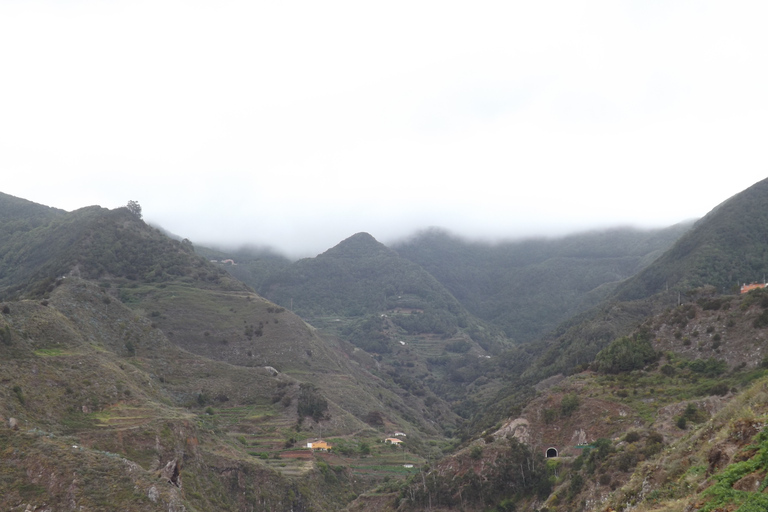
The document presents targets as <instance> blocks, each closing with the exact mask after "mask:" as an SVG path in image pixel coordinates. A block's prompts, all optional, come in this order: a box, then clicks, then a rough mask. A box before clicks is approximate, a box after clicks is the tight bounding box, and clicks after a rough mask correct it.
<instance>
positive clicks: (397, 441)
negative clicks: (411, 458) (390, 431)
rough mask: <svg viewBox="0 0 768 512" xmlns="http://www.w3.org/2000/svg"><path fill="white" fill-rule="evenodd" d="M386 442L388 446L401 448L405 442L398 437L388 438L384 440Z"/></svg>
mask: <svg viewBox="0 0 768 512" xmlns="http://www.w3.org/2000/svg"><path fill="white" fill-rule="evenodd" d="M384 442H385V443H387V444H394V445H395V446H399V445H401V444H402V443H403V440H402V439H398V438H396V437H388V438H386V439H385V440H384Z"/></svg>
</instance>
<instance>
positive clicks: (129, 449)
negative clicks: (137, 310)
mask: <svg viewBox="0 0 768 512" xmlns="http://www.w3.org/2000/svg"><path fill="white" fill-rule="evenodd" d="M0 323H1V324H2V325H0V330H1V331H2V332H3V333H4V334H3V340H2V343H0V354H2V355H1V356H0V374H1V375H2V376H3V378H2V388H0V416H1V417H2V420H3V423H4V426H3V427H2V429H0V450H2V453H3V454H4V455H3V464H2V466H0V474H1V475H2V477H3V478H2V481H0V491H1V492H0V504H2V506H3V509H9V510H16V509H17V508H18V507H21V509H22V510H23V509H24V508H25V505H26V506H27V507H32V508H27V509H35V508H37V507H41V506H43V505H44V504H45V506H47V507H53V508H54V509H65V508H67V509H68V508H79V507H83V508H88V509H91V510H114V509H118V508H119V509H120V510H184V509H187V510H242V509H243V508H245V507H246V506H248V507H250V506H256V508H257V509H260V510H280V509H287V508H290V507H293V508H294V509H297V510H328V509H333V508H336V507H337V506H338V504H339V500H341V501H342V502H343V501H346V500H348V499H350V498H351V497H352V496H353V495H354V494H350V491H351V489H352V488H353V487H354V486H350V485H348V484H345V483H344V482H342V481H341V480H342V479H339V480H338V481H337V483H336V484H335V485H334V484H332V483H328V482H326V483H324V485H316V484H313V483H312V482H314V481H316V480H318V479H319V480H322V475H321V474H320V473H319V472H317V470H316V469H313V464H312V458H311V457H309V458H308V460H306V464H304V461H300V462H302V464H296V463H292V464H290V465H289V466H290V469H293V470H294V471H298V474H299V475H301V476H300V477H299V479H298V480H297V479H295V478H291V477H288V476H286V475H285V474H283V472H282V471H278V470H275V469H274V467H273V466H271V465H270V464H269V463H268V461H264V460H262V459H261V458H260V457H259V456H258V455H260V453H256V452H255V451H254V450H257V451H258V452H262V453H279V450H276V449H275V447H274V446H271V445H270V444H269V443H270V441H269V440H270V439H271V438H274V437H275V435H276V434H277V435H278V436H281V435H286V434H287V432H290V431H291V429H290V427H291V426H292V423H294V422H295V414H296V413H295V407H294V408H293V411H291V407H290V406H288V407H285V406H283V405H281V404H273V401H272V399H271V395H272V394H275V393H278V392H282V393H283V394H286V395H287V396H288V395H295V394H296V393H298V392H299V383H298V382H297V381H295V380H293V379H290V378H288V377H285V376H279V375H278V376H273V375H272V374H270V373H269V372H268V371H266V370H264V369H259V370H254V369H247V368H242V367H236V366H232V365H228V364H225V363H220V362H214V361H210V360H208V359H205V358H202V357H199V356H195V355H193V354H190V353H188V352H184V351H182V350H179V349H178V348H176V347H175V346H174V345H173V344H172V343H170V342H169V341H168V340H167V339H166V338H165V336H164V335H163V333H162V331H161V330H159V329H157V328H154V327H152V326H151V324H150V321H149V320H147V319H144V318H141V317H137V316H136V315H135V314H134V313H133V312H132V311H131V310H130V309H128V308H126V307H125V306H124V305H122V304H121V303H120V302H119V301H115V300H113V299H112V297H111V296H110V295H109V294H108V293H106V292H105V291H104V290H103V289H100V288H99V287H98V286H96V285H94V284H92V283H89V282H87V281H84V280H81V279H78V278H67V279H65V280H64V282H62V283H61V284H60V285H59V286H57V287H56V289H55V290H53V291H52V292H51V293H50V297H49V298H48V299H47V300H46V301H44V303H40V302H38V301H13V302H7V303H5V304H4V307H3V313H2V317H1V318H0ZM333 411H334V412H336V411H337V409H333ZM281 425H282V426H281ZM8 426H11V427H12V428H10V429H8ZM267 429H269V430H271V432H267V431H266V430H267ZM278 429H279V430H278ZM281 430H282V431H284V432H281ZM293 435H297V434H296V433H295V431H294V434H293ZM280 448H282V440H281V441H280ZM252 453H255V456H254V455H252ZM284 465H285V464H284ZM345 487H347V488H345Z"/></svg>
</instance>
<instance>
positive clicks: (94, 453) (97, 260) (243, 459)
mask: <svg viewBox="0 0 768 512" xmlns="http://www.w3.org/2000/svg"><path fill="white" fill-rule="evenodd" d="M765 186H766V185H765V182H760V183H758V184H756V185H755V186H754V187H751V188H750V189H748V190H747V191H745V192H743V193H741V194H739V195H737V196H734V197H733V198H731V199H730V200H728V201H726V202H725V203H723V205H720V206H718V207H717V208H715V209H714V210H713V211H712V212H711V213H710V214H709V215H707V216H706V217H705V218H703V219H701V220H700V221H699V222H697V223H696V225H695V226H694V227H693V228H691V230H690V231H689V232H688V233H686V234H685V235H683V236H682V237H680V238H679V240H677V241H676V242H674V243H673V244H672V245H671V247H670V248H669V249H668V250H667V251H666V252H664V253H663V254H661V255H660V256H659V254H658V252H659V251H662V250H663V246H664V244H665V243H666V242H663V240H665V239H666V240H668V241H671V240H672V239H674V238H675V237H676V236H677V235H675V234H674V233H675V229H679V230H684V228H682V227H677V228H671V229H670V231H667V232H665V233H662V232H658V233H656V234H648V235H647V236H646V238H645V239H644V238H643V236H644V235H640V236H639V237H638V233H618V234H617V233H607V234H602V235H601V234H592V235H590V236H592V238H591V239H590V238H589V237H587V239H590V240H591V245H592V247H590V244H589V243H585V242H584V241H583V240H579V239H578V237H576V238H574V239H573V240H571V241H570V242H569V243H567V244H565V245H558V244H554V245H548V244H547V243H542V244H539V245H537V244H535V243H534V244H531V245H529V246H527V248H526V249H525V250H521V249H520V248H516V249H515V250H518V251H520V252H518V253H515V254H517V255H516V256H515V261H517V262H520V264H521V265H523V266H526V265H529V272H530V275H534V276H535V275H536V274H538V273H542V274H548V273H549V272H550V271H552V270H553V269H559V270H557V272H560V273H557V272H556V273H555V277H546V276H544V275H542V276H541V282H542V283H549V285H547V286H545V288H550V287H551V286H555V284H556V283H560V282H561V281H563V279H565V278H564V276H567V275H568V272H565V271H564V270H563V269H566V268H569V269H581V270H580V271H579V272H581V273H583V274H585V276H586V277H585V278H584V280H583V283H584V286H583V288H579V286H577V285H575V284H574V283H577V282H579V280H578V279H577V280H575V281H573V282H571V281H568V282H564V283H562V287H563V289H564V291H563V292H562V294H563V295H566V296H568V297H569V299H568V301H567V302H564V303H563V305H564V307H565V305H566V304H571V303H572V302H571V300H572V301H573V303H578V304H581V305H580V306H578V307H577V309H578V308H581V307H586V304H588V303H590V299H587V298H585V297H588V296H590V295H591V294H594V295H595V296H597V295H602V294H603V293H605V290H609V291H611V293H608V294H607V295H606V296H605V299H603V300H601V301H600V302H597V303H596V305H594V306H593V307H591V308H588V309H586V310H583V311H582V312H581V313H579V314H577V315H575V316H572V317H571V318H568V319H566V320H565V321H564V322H562V323H560V324H559V326H558V327H557V328H556V329H554V330H553V331H551V334H549V335H546V336H543V337H541V338H539V339H534V340H531V341H529V342H527V343H510V342H509V341H508V340H507V339H506V338H505V337H504V335H503V333H502V332H501V331H500V330H499V329H498V328H497V327H495V326H493V325H491V324H490V322H489V321H487V320H483V319H479V318H478V317H477V316H476V315H474V314H473V313H472V312H470V311H468V310H467V308H466V307H465V306H464V305H463V304H462V301H464V302H465V303H467V304H472V303H475V302H473V300H474V299H472V300H469V299H471V298H473V297H474V298H475V299H476V298H477V297H479V296H482V293H481V292H477V291H476V290H474V289H472V288H471V287H469V286H468V284H467V283H469V284H471V283H472V282H473V280H472V279H468V278H466V275H465V273H466V274H469V273H472V272H474V273H475V275H476V276H477V281H478V284H479V285H482V286H481V287H479V289H480V290H482V289H486V290H491V291H493V292H494V293H495V295H494V296H495V297H496V298H497V300H502V299H503V298H505V297H507V295H505V292H504V290H503V289H504V288H505V287H506V286H507V284H505V283H509V282H515V281H514V279H512V280H511V281H510V280H506V281H505V279H508V278H509V277H510V276H518V277H517V278H519V276H520V275H524V274H525V272H522V273H521V274H515V272H512V271H511V270H510V269H512V268H513V265H511V264H510V263H509V262H508V261H507V260H508V258H509V254H512V253H514V251H511V250H510V249H509V248H505V249H504V250H503V251H500V252H498V253H496V256H495V257H496V258H497V259H498V262H499V267H498V268H499V269H501V270H494V268H496V263H493V264H492V262H493V261H494V260H493V259H492V258H490V257H489V256H487V254H488V253H486V252H484V251H485V250H486V249H487V247H485V248H479V249H478V248H474V247H469V246H471V245H472V244H468V245H465V244H464V243H459V242H460V241H456V240H451V237H450V236H444V234H439V233H438V234H435V233H432V234H431V235H434V236H433V239H429V237H428V236H425V235H424V234H422V235H420V236H421V237H423V239H422V241H417V242H416V243H415V245H413V246H410V247H408V248H405V249H403V250H402V251H401V250H399V249H398V250H395V248H394V247H385V246H383V245H382V244H380V243H379V242H377V241H376V240H375V239H373V237H370V235H366V234H358V235H355V236H353V237H351V238H350V239H348V240H345V241H343V242H341V243H340V244H339V245H337V246H336V247H334V248H332V249H330V250H328V251H326V253H323V254H322V255H320V256H318V257H317V258H309V259H306V260H300V261H298V262H288V261H286V260H284V259H281V258H280V257H277V256H275V255H274V254H270V253H269V251H263V250H260V249H253V250H245V251H242V252H240V253H239V256H238V258H232V254H230V253H227V252H226V251H219V252H214V251H211V250H205V249H202V248H201V249H200V253H202V254H199V253H198V252H197V251H196V250H195V247H193V245H192V244H191V243H190V242H189V241H188V240H173V239H171V238H169V237H167V236H166V235H165V234H164V233H163V232H161V231H160V230H158V229H156V228H152V227H150V226H147V225H146V224H145V223H144V222H143V221H142V220H141V218H140V216H139V215H137V214H136V213H135V211H134V212H132V211H130V210H129V209H125V208H118V209H115V210H107V209H104V208H100V207H96V206H94V207H88V208H83V209H80V210H76V211H74V212H63V211H59V210H55V209H49V208H47V207H43V206H41V205H35V204H34V203H29V202H25V201H24V200H21V199H17V198H12V197H11V196H5V195H2V196H0V214H2V215H1V217H0V227H2V229H3V231H2V234H3V235H4V236H2V237H0V296H1V297H2V298H1V299H0V300H2V302H0V425H1V426H0V453H2V461H1V462H0V507H2V508H4V509H9V510H38V509H52V510H59V509H70V508H83V509H89V510H114V509H120V510H174V511H180V510H296V511H315V510H318V511H319V510H348V511H350V512H351V511H356V510H378V511H382V512H383V511H395V510H398V511H401V512H402V511H410V510H425V509H426V510H430V509H431V510H466V511H478V512H479V511H491V510H492V511H496V512H500V511H509V510H537V511H543V510H546V511H547V512H566V511H567V512H571V511H585V512H606V511H608V510H612V511H618V510H630V509H631V510H636V511H638V512H683V511H686V512H689V511H693V510H698V511H706V512H714V511H724V510H729V511H741V512H747V511H752V510H765V509H766V507H768V501H766V498H765V496H766V494H765V493H764V492H763V491H764V490H765V475H766V473H768V465H767V464H766V462H765V461H766V460H768V459H766V453H768V434H766V433H765V425H768V405H766V404H768V396H766V389H768V357H766V351H768V348H767V347H768V331H767V330H766V329H768V291H766V290H765V289H760V288H758V289H756V290H753V291H751V292H750V293H745V294H740V293H736V292H737V290H735V289H734V287H733V286H731V285H730V283H729V280H730V279H732V278H733V275H730V274H729V272H731V270H729V268H728V266H729V265H733V266H734V268H735V270H733V272H734V274H735V273H739V274H740V273H742V272H746V271H748V270H750V269H751V271H753V272H758V271H759V269H760V265H761V264H762V259H761V258H762V254H763V252H762V251H763V247H764V246H766V247H768V244H766V243H765V241H763V238H761V237H762V233H764V232H765V230H766V228H767V227H768V224H766V220H768V213H767V212H766V211H765V210H766V208H765V206H766V205H765V204H764V201H763V200H762V198H763V197H764V195H765V192H766V189H765ZM678 233H679V231H678ZM424 240H426V242H424ZM622 240H623V242H622ZM642 240H645V242H642ZM766 241H768V240H766ZM538 242H541V241H538ZM408 243H410V242H408ZM670 243H671V242H670ZM440 244H443V248H444V249H443V250H439V249H438V248H439V247H440ZM633 244H634V247H635V248H631V247H632V246H633ZM406 245H407V243H406ZM610 245H616V246H617V247H618V248H616V249H615V250H614V248H610V247H609V246H610ZM603 246H605V247H603ZM652 247H655V249H653V250H650V248H652ZM416 248H418V249H419V250H418V251H416V253H419V254H422V255H423V254H427V253H429V252H430V251H431V252H432V253H433V255H434V257H435V258H438V261H441V263H440V264H435V266H434V269H433V270H430V271H428V270H427V269H426V266H428V261H429V260H428V259H425V260H424V264H423V265H422V264H421V263H416V262H415V261H413V260H411V259H409V258H408V257H406V256H405V255H404V254H406V253H408V251H415V249H416ZM481 249H482V250H481ZM555 249H556V250H555ZM558 251H559V252H558ZM203 254H204V256H203ZM457 254H458V255H459V256H457ZM484 254H485V256H484ZM552 254H554V256H552ZM227 256H228V257H227ZM439 257H442V258H443V259H444V260H445V261H448V262H449V263H450V264H446V263H444V262H442V260H439ZM592 257H594V258H596V259H597V260H601V261H602V264H601V265H596V266H595V267H594V269H593V270H589V269H590V268H591V267H590V265H589V258H592ZM239 258H243V259H239ZM247 258H252V259H251V260H248V259H247ZM580 258H583V259H584V261H576V260H579V259H580ZM464 259H466V260H467V263H461V262H462V261H463V260H464ZM211 260H215V262H213V261H211ZM225 260H233V261H225ZM475 260H477V261H481V262H485V263H484V264H483V265H479V264H478V263H477V261H475ZM571 260H574V261H571ZM465 265H470V266H471V265H475V267H474V269H470V270H467V271H465V270H463V268H464V266H465ZM504 265H507V266H504ZM633 265H634V267H633ZM739 265H741V266H739ZM602 267H607V270H606V269H603V270H600V269H601V268H602ZM451 268H455V269H456V270H455V271H453V272H451V270H450V269H451ZM632 268H634V269H635V270H639V269H641V268H643V270H639V272H638V273H637V274H636V275H635V277H630V278H629V279H627V280H625V281H624V282H622V283H620V284H616V283H615V282H614V281H611V280H607V281H601V279H606V276H611V275H613V276H614V277H616V276H618V275H619V274H620V272H619V270H620V271H621V272H624V271H629V270H628V269H632ZM439 269H443V270H439ZM617 269H619V270H617ZM432 271H434V272H435V273H436V274H438V273H439V272H443V274H442V278H443V279H444V280H445V281H446V282H450V279H449V278H451V275H452V274H454V275H455V276H456V277H455V278H454V279H453V285H455V286H456V287H457V288H456V290H457V291H456V292H455V294H454V293H452V292H451V291H450V287H449V286H447V285H445V284H443V283H441V282H440V280H439V279H437V278H435V277H434V276H433V275H432ZM489 272H490V273H491V274H490V275H495V276H496V278H495V279H489V278H488V277H484V276H487V275H489ZM493 272H496V273H495V274H493ZM238 274H243V275H246V276H247V275H248V274H251V275H253V276H255V278H254V280H253V281H251V283H254V284H256V283H258V286H259V289H258V290H257V291H260V290H264V293H265V294H268V293H275V294H276V296H277V295H280V294H282V295H280V297H281V298H280V300H281V301H286V300H287V301H288V302H287V303H285V302H283V303H276V302H275V301H273V300H270V298H269V296H267V297H264V296H262V295H258V294H257V293H255V292H254V291H253V289H252V288H249V285H246V284H244V283H243V282H241V281H238V280H236V279H234V278H233V277H232V276H234V275H238ZM529 277H530V276H529ZM517 278H516V279H517ZM662 278H663V284H662ZM579 279H581V278H579ZM757 279H758V278H757V277H750V278H745V279H743V280H742V279H741V278H739V280H740V281H746V280H750V281H751V280H757ZM520 280H521V282H524V281H525V280H524V279H522V278H520ZM490 282H498V283H500V284H498V289H496V290H494V289H493V288H487V286H488V285H489V283H490ZM461 283H465V284H467V286H464V285H462V286H459V285H460V284H461ZM553 283H555V284H553ZM720 283H724V284H720ZM254 284H251V285H250V286H254ZM734 284H735V283H734ZM453 285H452V286H453ZM550 285H551V286H550ZM254 287H255V286H254ZM555 287H556V286H555ZM461 290H464V292H461ZM568 290H570V291H568ZM574 290H575V291H574ZM461 293H464V295H461ZM517 293H521V292H517ZM457 295H458V297H462V299H461V300H459V298H458V297H457ZM513 295H514V294H513ZM536 297H537V295H536V294H533V295H532V299H531V300H541V299H536ZM290 299H293V309H297V310H298V308H301V311H303V314H305V315H307V316H305V317H304V318H302V317H300V316H298V315H296V314H295V313H294V312H292V311H291V301H290ZM504 300H507V299H504ZM553 300H554V299H553ZM511 303H512V302H510V304H511ZM310 315H312V316H311V317H310ZM489 318H490V317H489ZM500 318H502V317H498V318H497V319H496V320H495V321H496V322H499V321H500V320H499V319H500ZM395 433H397V434H395ZM393 436H397V437H393ZM386 437H389V438H391V439H395V440H400V442H401V443H402V444H403V445H404V446H398V443H397V442H396V441H395V442H393V441H392V440H391V439H390V441H389V442H384V439H385V438H386ZM320 440H322V441H323V442H325V443H327V444H330V445H332V446H333V448H332V449H331V451H330V452H324V451H322V450H321V449H317V450H315V451H312V450H310V449H309V448H308V447H307V443H310V442H311V443H318V444H316V445H315V446H316V447H317V446H319V447H323V446H325V444H322V443H319V441H320ZM404 448H405V449H404Z"/></svg>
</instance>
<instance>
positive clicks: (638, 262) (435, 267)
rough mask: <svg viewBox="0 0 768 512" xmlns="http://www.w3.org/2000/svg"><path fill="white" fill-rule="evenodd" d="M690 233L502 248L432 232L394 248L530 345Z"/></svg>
mask: <svg viewBox="0 0 768 512" xmlns="http://www.w3.org/2000/svg"><path fill="white" fill-rule="evenodd" d="M689 228H690V225H689V224H679V225H676V226H672V227H669V228H665V229H654V230H638V229H630V228H624V229H609V230H603V231H595V232H587V233H580V234H575V235H570V236H566V237H563V238H555V239H531V240H520V241H508V242H499V243H495V244H490V243H482V242H469V241H466V240H462V239H461V238H458V237H455V236H451V235H450V234H448V233H447V232H445V231H441V230H437V229H431V230H428V231H424V232H421V233H419V234H417V235H416V236H414V237H412V238H410V239H408V240H406V241H403V242H400V243H398V244H395V245H393V246H392V248H393V249H394V250H396V251H397V253H398V254H400V256H402V257H404V258H406V259H409V260H411V261H413V262H414V263H417V264H418V265H420V266H421V267H422V268H424V269H425V270H427V271H428V272H429V273H430V274H431V275H432V276H434V277H435V278H436V279H437V280H438V281H440V283H442V284H443V285H444V286H445V287H446V288H447V289H448V290H449V291H450V292H451V293H452V294H453V296H454V297H456V299H457V300H458V301H459V302H461V304H462V305H463V306H464V307H465V308H467V310H468V311H469V312H471V313H472V314H474V315H476V316H477V317H479V318H481V319H483V320H485V321H487V322H490V323H492V324H494V325H497V326H499V327H501V328H502V329H504V331H505V332H506V334H507V336H509V337H510V338H512V339H514V340H516V341H518V342H528V341H532V340H534V339H536V338H538V337H540V336H542V335H544V334H545V333H547V332H548V331H551V330H553V329H554V328H555V327H557V326H558V325H559V324H560V323H562V322H564V321H565V320H567V319H569V318H571V317H573V316H574V315H576V314H578V313H581V312H583V311H586V310H588V309H590V308H591V307H593V306H595V305H596V304H598V303H600V302H601V301H602V300H604V299H605V298H606V297H608V296H609V295H610V294H611V293H612V291H613V290H614V289H615V288H616V286H617V285H618V284H619V283H620V282H621V281H623V280H625V279H627V278H629V277H631V276H633V275H634V274H636V273H637V272H639V271H640V270H641V269H643V268H644V267H646V266H648V264H650V263H651V262H652V261H653V260H654V259H655V258H657V257H659V256H660V255H661V254H662V253H663V252H664V251H665V250H666V249H667V248H669V247H670V246H671V245H672V244H673V243H674V242H675V240H677V239H678V238H679V237H680V236H681V235H682V234H683V233H685V232H686V231H687V230H688V229H689Z"/></svg>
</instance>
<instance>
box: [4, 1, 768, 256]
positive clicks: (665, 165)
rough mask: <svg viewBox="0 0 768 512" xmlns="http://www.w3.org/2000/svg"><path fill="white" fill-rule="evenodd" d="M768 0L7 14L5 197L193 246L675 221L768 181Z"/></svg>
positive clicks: (518, 232) (132, 6)
mask: <svg viewBox="0 0 768 512" xmlns="http://www.w3.org/2000/svg"><path fill="white" fill-rule="evenodd" d="M767 20H768V2H764V1H762V0H755V1H748V2H738V1H728V2H725V1H716V2H707V1H703V0H694V1H690V2H675V1H654V0H638V1H619V0H611V1H589V2H579V1H575V0H567V1H530V0H526V1H509V0H508V1H502V2H481V1H473V2H444V1H428V2H419V1H416V0H409V1H403V2H398V1H392V0H390V1H387V2H361V1H359V0H358V1H350V2H337V1H333V0H329V1H322V2H318V1H306V2H303V1H285V2H272V1H270V2H267V1H253V0H250V1H243V2H239V1H233V2H226V1H222V2H203V1H199V2H195V1H178V2H169V1H164V0H151V1H146V2H144V1H135V0H131V1H126V2H120V1H108V2H105V1H89V2H86V1H78V0H72V1H65V0H62V1H54V0H51V1H47V2H37V1H21V0H19V1H8V0H0V176H1V177H2V179H1V180H0V191H2V192H5V193H7V194H12V195H15V196H19V197H23V198H25V199H29V200H32V201H35V202H38V203H42V204H46V205H50V206H55V207H58V208H63V209H65V210H74V209H77V208H80V207H83V206H88V205H93V204H99V205H101V206H105V207H108V208H115V207H118V206H122V205H124V204H126V203H127V201H128V200H131V199H132V200H136V201H139V203H140V204H141V205H142V207H143V210H144V217H145V220H147V221H150V222H153V223H156V224H160V225H161V226H163V227H164V228H166V229H168V230H170V231H172V232H174V233H176V234H178V235H181V236H184V237H187V238H189V239H190V240H192V241H193V242H195V243H199V244H206V243H252V244H266V245H271V246H274V247H276V248H278V249H280V250H283V251H287V252H289V253H290V254H291V255H294V256H296V255H314V254H317V253H319V252H322V251H324V250H326V249H327V248H329V247H331V246H333V245H335V244H336V243H338V242H339V241H341V240H342V239H344V238H346V237H348V236H350V235H352V234H354V233H356V232H359V231H367V232H369V233H371V234H372V235H373V236H375V237H376V238H377V239H379V240H380V241H382V242H385V243H386V242H388V241H392V240H394V239H395V238H397V237H398V236H401V235H403V234H408V233H411V232H413V231H415V230H417V229H420V228H424V227H428V226H441V227H444V228H447V229H449V230H451V231H453V232H455V233H458V234H465V235H471V236H478V237H479V236H482V237H519V236H531V235H536V234H555V235H557V234H563V233H566V232H570V231H574V230H583V229H586V228H591V227H604V226H612V225H626V224H632V225H637V226H641V227H650V226H666V225H670V224H674V223H676V222H680V221H683V220H687V219H691V218H694V217H700V216H702V215H704V214H706V213H707V212H708V211H709V210H711V209H712V208H713V207H714V206H716V205H717V204H718V203H720V202H722V201H723V200H725V199H727V198H728V197H730V196H731V195H733V194H735V193H738V192H740V191H741V190H743V189H745V188H747V187H749V186H750V185H752V184H754V183H755V182H757V181H759V180H761V179H763V178H764V177H766V169H768V165H767V163H768V159H767V158H766V156H767V155H766V148H768V144H766V141H767V140H768V30H766V21H767Z"/></svg>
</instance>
